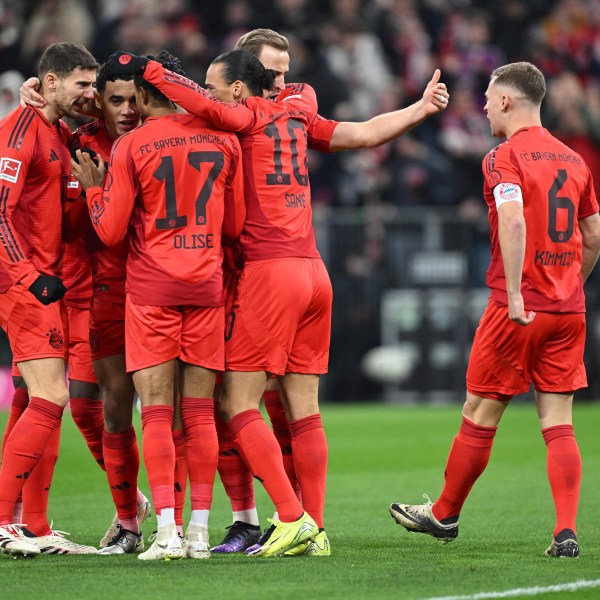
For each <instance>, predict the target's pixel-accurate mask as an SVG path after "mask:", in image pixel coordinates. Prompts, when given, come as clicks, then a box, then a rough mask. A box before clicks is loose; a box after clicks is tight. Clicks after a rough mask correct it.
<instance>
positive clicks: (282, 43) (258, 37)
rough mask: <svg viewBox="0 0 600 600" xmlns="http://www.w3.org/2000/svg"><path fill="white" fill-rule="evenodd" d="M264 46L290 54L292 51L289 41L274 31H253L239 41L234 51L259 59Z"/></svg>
mask: <svg viewBox="0 0 600 600" xmlns="http://www.w3.org/2000/svg"><path fill="white" fill-rule="evenodd" d="M263 46H270V47H271V48H275V49H276V50H281V51H282V52H288V51H289V49H290V44H289V42H288V39H287V38H286V37H285V36H283V35H281V34H280V33H277V32H276V31H273V30H272V29H253V30H252V31H249V32H248V33H245V34H244V35H243V36H242V37H241V38H240V39H239V40H238V41H237V44H236V45H235V48H234V50H244V51H245V52H250V54H254V56H256V57H257V58H258V56H259V55H260V52H261V50H262V49H263Z"/></svg>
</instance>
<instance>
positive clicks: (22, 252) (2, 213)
mask: <svg viewBox="0 0 600 600" xmlns="http://www.w3.org/2000/svg"><path fill="white" fill-rule="evenodd" d="M69 136H70V132H69V128H68V127H67V125H66V124H65V123H63V122H62V121H58V122H57V123H55V124H51V123H50V122H49V121H48V119H46V117H45V116H44V115H43V114H42V113H41V112H40V111H39V110H37V109H36V108H33V107H31V106H28V107H27V108H26V109H23V108H20V107H19V108H16V109H15V110H14V111H13V112H11V113H10V114H8V115H7V116H6V117H5V118H4V119H2V121H0V241H1V242H2V243H1V244H0V292H5V291H6V290H7V289H8V288H10V287H11V286H12V285H14V284H15V283H17V282H19V281H22V282H23V285H25V286H26V287H29V285H31V283H33V281H35V279H37V277H38V274H40V273H42V274H44V275H55V276H60V274H61V266H62V256H63V241H62V218H63V206H64V194H65V189H66V182H67V178H68V176H69V172H70V158H71V157H70V155H69V151H68V149H67V142H68V140H69Z"/></svg>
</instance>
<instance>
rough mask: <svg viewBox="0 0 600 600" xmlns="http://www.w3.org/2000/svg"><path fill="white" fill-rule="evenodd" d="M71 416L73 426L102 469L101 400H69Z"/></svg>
mask: <svg viewBox="0 0 600 600" xmlns="http://www.w3.org/2000/svg"><path fill="white" fill-rule="evenodd" d="M70 403H71V415H72V416H73V421H75V425H77V428H78V429H79V431H80V432H81V435H82V436H83V438H84V439H85V443H86V444H87V447H88V448H89V450H90V452H91V453H92V456H93V457H94V460H95V461H96V462H97V463H98V465H99V466H100V468H101V469H104V468H105V467H104V455H103V453H102V435H103V432H104V411H103V405H102V400H91V399H90V398H71V400H70Z"/></svg>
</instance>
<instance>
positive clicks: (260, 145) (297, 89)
mask: <svg viewBox="0 0 600 600" xmlns="http://www.w3.org/2000/svg"><path fill="white" fill-rule="evenodd" d="M144 78H145V79H146V80H147V81H149V82H150V83H152V84H153V85H155V86H156V87H157V88H158V89H159V90H160V91H161V92H163V94H165V95H166V96H167V97H168V98H170V99H171V100H173V101H174V102H176V103H177V104H179V105H180V106H182V107H183V108H184V109H185V110H187V111H188V112H190V113H193V114H197V115H200V116H201V117H202V118H203V119H205V120H206V121H207V122H208V123H210V124H211V125H212V126H213V127H216V128H217V129H223V130H226V131H234V132H236V133H237V134H238V136H239V138H240V143H241V146H242V153H243V157H244V187H245V195H246V221H245V223H244V230H243V232H242V235H241V236H240V245H241V249H242V253H243V256H244V259H245V260H262V259H270V258H286V257H296V258H320V255H319V252H318V251H317V247H316V243H315V236H314V232H313V228H312V207H311V198H310V185H309V180H308V169H307V152H308V148H307V142H306V130H307V129H308V127H309V126H310V124H311V123H312V121H313V119H314V118H315V115H316V114H317V99H316V96H315V92H314V90H313V89H312V88H311V87H310V86H309V85H305V84H288V85H286V88H285V90H284V91H283V92H282V93H281V94H280V95H279V97H278V99H277V101H276V102H273V101H271V100H267V99H265V98H259V97H251V98H246V99H245V100H243V101H242V102H241V103H237V104H236V103H223V102H219V101H218V100H216V99H215V98H214V97H213V96H212V95H211V94H209V93H208V92H207V91H206V90H204V89H203V88H201V87H200V86H199V85H197V84H196V83H194V82H193V81H191V80H189V79H186V78H185V77H181V76H179V75H176V74H174V73H172V72H171V71H168V70H167V69H165V68H164V67H163V66H162V65H161V64H159V63H157V62H155V61H149V62H148V66H147V67H146V70H145V71H144Z"/></svg>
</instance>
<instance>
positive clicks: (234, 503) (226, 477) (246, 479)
mask: <svg viewBox="0 0 600 600" xmlns="http://www.w3.org/2000/svg"><path fill="white" fill-rule="evenodd" d="M215 424H216V426H217V436H218V439H219V465H218V471H219V477H220V478H221V483H222V484H223V487H224V488H225V493H226V494H227V497H228V498H229V501H230V502H231V508H232V511H233V513H234V518H233V521H236V520H239V519H236V518H235V514H236V513H238V512H245V511H254V512H255V513H256V500H255V499H254V478H253V477H252V473H250V469H248V467H247V465H246V463H245V462H244V459H243V458H242V457H241V456H240V453H239V452H238V449H237V448H236V447H235V443H234V442H233V436H232V435H231V432H230V430H229V425H227V422H226V421H225V419H223V417H222V416H221V413H220V412H219V405H218V404H217V403H216V402H215ZM244 523H251V524H252V525H258V517H257V520H256V523H253V522H252V521H244Z"/></svg>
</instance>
